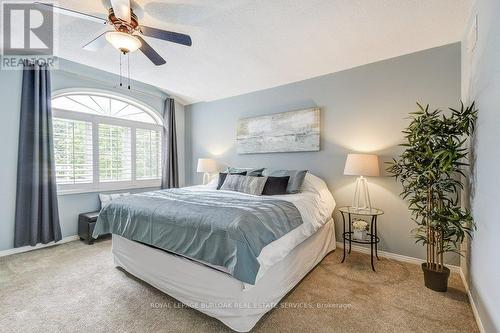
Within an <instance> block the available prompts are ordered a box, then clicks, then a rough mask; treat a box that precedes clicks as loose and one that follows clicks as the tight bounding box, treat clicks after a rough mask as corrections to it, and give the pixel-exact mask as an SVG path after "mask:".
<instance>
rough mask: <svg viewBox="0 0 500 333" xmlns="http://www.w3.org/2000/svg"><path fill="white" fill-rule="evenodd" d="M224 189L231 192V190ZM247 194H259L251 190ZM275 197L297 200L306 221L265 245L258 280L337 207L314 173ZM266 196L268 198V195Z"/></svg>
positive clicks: (201, 187) (208, 188)
mask: <svg viewBox="0 0 500 333" xmlns="http://www.w3.org/2000/svg"><path fill="white" fill-rule="evenodd" d="M217 183H218V179H217V178H216V179H214V180H212V181H211V182H210V183H209V184H207V185H198V186H191V187H187V188H185V189H190V188H192V189H196V190H205V191H217ZM219 191H220V190H219ZM224 192H226V193H231V192H230V191H224ZM238 194H239V195H240V194H241V193H238ZM246 195H248V196H251V197H258V196H254V195H251V194H246ZM272 197H273V198H275V199H281V200H286V201H289V202H291V203H293V204H294V205H295V206H296V207H297V209H298V210H299V212H300V215H301V216H302V221H303V224H302V225H301V226H300V227H298V228H296V229H294V230H292V231H291V232H289V233H288V234H286V235H284V236H283V237H281V238H279V239H277V240H275V241H274V242H272V243H270V244H268V245H267V246H266V247H264V248H263V249H262V251H261V252H260V255H259V257H258V258H257V260H258V261H259V264H260V269H259V272H258V273H257V278H256V280H255V283H256V284H257V282H258V281H259V279H260V278H261V277H262V276H263V275H264V274H265V272H266V271H267V270H268V269H269V268H270V267H271V266H273V265H274V264H276V263H277V262H279V261H281V260H282V259H283V258H285V257H286V256H287V255H288V254H289V253H290V251H292V250H293V249H294V248H295V247H296V246H297V245H299V244H300V243H302V242H303V241H304V240H306V239H307V238H308V237H310V236H311V235H312V234H314V233H315V232H316V231H317V230H318V229H319V228H320V227H321V226H322V225H323V224H325V223H326V222H327V221H328V220H329V219H330V218H331V217H332V213H333V210H334V208H335V200H334V199H333V196H332V194H331V192H330V191H329V190H328V188H327V186H326V184H325V182H324V181H323V180H321V179H320V178H318V177H316V176H314V175H312V174H310V173H307V174H306V177H305V179H304V183H303V185H302V188H301V191H300V193H297V194H286V195H273V196H272ZM262 198H263V200H265V198H268V196H263V197H262ZM217 269H220V270H223V271H225V270H226V269H225V268H224V267H217ZM244 285H245V289H248V288H251V287H252V285H249V284H244Z"/></svg>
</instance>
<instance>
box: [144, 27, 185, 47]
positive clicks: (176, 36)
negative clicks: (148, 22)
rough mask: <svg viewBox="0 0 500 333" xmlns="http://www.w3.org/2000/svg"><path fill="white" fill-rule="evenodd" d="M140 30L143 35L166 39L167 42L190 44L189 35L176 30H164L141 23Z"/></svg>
mask: <svg viewBox="0 0 500 333" xmlns="http://www.w3.org/2000/svg"><path fill="white" fill-rule="evenodd" d="M140 31H141V32H142V34H143V35H144V36H148V37H153V38H158V39H162V40H166V41H168V42H172V43H177V44H182V45H186V46H191V45H192V44H193V43H192V41H191V37H189V36H188V35H185V34H181V33H178V32H172V31H166V30H161V29H156V28H151V27H146V26H144V25H141V28H140Z"/></svg>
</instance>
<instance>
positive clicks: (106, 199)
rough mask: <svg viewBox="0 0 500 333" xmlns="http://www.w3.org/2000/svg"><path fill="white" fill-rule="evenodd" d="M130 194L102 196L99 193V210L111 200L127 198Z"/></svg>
mask: <svg viewBox="0 0 500 333" xmlns="http://www.w3.org/2000/svg"><path fill="white" fill-rule="evenodd" d="M129 195H130V193H129V192H126V193H113V194H103V193H99V200H101V209H103V208H104V207H105V206H107V205H108V204H109V203H110V202H111V201H112V200H114V199H116V198H120V197H127V196H129Z"/></svg>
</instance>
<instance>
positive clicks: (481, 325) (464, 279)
mask: <svg viewBox="0 0 500 333" xmlns="http://www.w3.org/2000/svg"><path fill="white" fill-rule="evenodd" d="M460 277H461V278H462V282H463V284H464V286H465V290H466V291H467V296H468V297H469V303H470V307H471V308H472V313H473V314H474V318H475V319H476V324H477V327H478V328H479V332H481V333H486V331H485V330H484V326H483V322H482V321H481V317H479V312H478V311H477V308H476V303H475V302H474V298H472V294H471V293H470V289H469V284H468V283H467V279H466V278H465V275H464V271H463V270H460Z"/></svg>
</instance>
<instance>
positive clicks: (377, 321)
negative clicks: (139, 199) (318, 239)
mask: <svg viewBox="0 0 500 333" xmlns="http://www.w3.org/2000/svg"><path fill="white" fill-rule="evenodd" d="M110 247H111V241H110V240H105V241H99V242H96V243H95V244H94V245H92V246H88V245H85V244H83V243H81V242H80V241H75V242H71V243H66V244H62V245H59V246H54V247H51V248H46V249H41V250H37V251H32V252H28V253H23V254H17V255H12V256H9V257H3V258H0V331H1V332H92V331H94V332H103V331H107V332H112V331H122V332H224V331H229V329H228V328H227V327H225V326H224V325H223V324H221V323H220V322H219V321H217V320H215V319H213V318H210V317H208V316H206V315H203V314H201V313H199V312H197V311H195V310H192V309H190V308H185V307H182V305H181V304H180V303H178V302H176V301H175V300H174V299H173V298H171V297H169V296H167V295H165V294H163V293H161V292H160V291H158V290H156V289H154V288H153V287H151V286H149V285H147V284H146V283H143V282H141V281H140V280H138V279H136V278H134V277H132V276H131V275H129V274H127V273H125V272H124V271H122V270H120V269H117V268H115V267H114V266H113V263H112V258H111V254H110ZM341 255H342V250H337V251H335V252H333V253H331V254H330V255H329V256H327V257H326V258H325V259H324V260H323V261H322V262H321V263H320V264H319V265H318V266H317V267H316V268H315V269H314V270H313V271H312V272H311V273H310V274H309V275H308V276H307V277H306V278H305V279H304V280H303V281H302V282H301V283H300V284H299V285H298V286H297V287H296V288H295V289H294V290H293V291H292V292H291V293H290V294H289V295H288V296H286V297H285V298H284V299H283V301H282V304H281V305H280V306H279V308H276V309H273V310H272V311H271V312H269V313H268V314H267V315H266V316H264V318H262V319H261V320H260V322H259V323H258V324H257V326H256V327H255V328H254V330H253V331H254V332H305V331H312V332H314V331H316V332H477V331H478V330H477V327H476V324H475V321H474V317H473V314H472V310H471V308H470V305H469V302H468V300H467V295H466V294H465V292H464V287H463V285H462V283H461V280H460V277H459V276H458V274H452V276H451V278H450V289H449V291H448V292H447V293H436V292H433V291H431V290H429V289H426V288H425V287H424V286H423V283H422V276H421V270H420V267H418V266H417V265H412V264H406V263H401V262H397V261H392V260H387V259H382V260H381V261H380V262H378V265H377V269H378V272H377V273H374V272H372V271H371V270H370V260H369V256H367V255H364V254H359V253H354V252H353V254H351V256H350V257H349V258H348V259H347V260H346V262H345V263H344V264H340V258H341Z"/></svg>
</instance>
